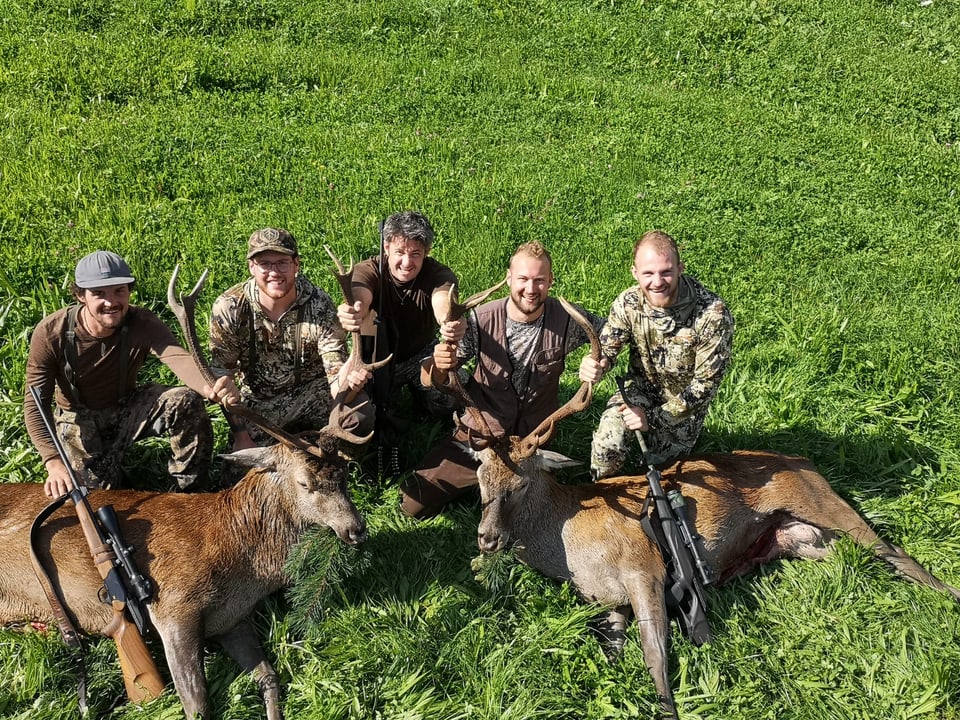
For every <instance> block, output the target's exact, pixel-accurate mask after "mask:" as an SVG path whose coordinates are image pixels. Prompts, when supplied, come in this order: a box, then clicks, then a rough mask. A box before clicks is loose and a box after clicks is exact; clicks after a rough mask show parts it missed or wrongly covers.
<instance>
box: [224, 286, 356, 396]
mask: <svg viewBox="0 0 960 720" xmlns="http://www.w3.org/2000/svg"><path fill="white" fill-rule="evenodd" d="M296 282H297V299H296V301H295V302H294V304H293V305H291V306H290V308H289V309H288V310H287V311H286V312H285V313H284V314H283V315H282V316H281V317H280V319H279V320H278V321H277V322H276V323H274V322H273V321H271V320H270V318H268V317H267V316H266V315H265V314H264V313H263V310H262V309H261V307H260V303H259V301H258V297H259V291H258V290H257V286H256V282H255V281H254V279H253V278H250V279H248V280H247V281H246V282H243V283H240V284H239V285H234V286H233V287H232V288H230V289H229V290H227V291H226V292H224V293H223V294H222V295H220V297H218V298H217V299H216V301H215V302H214V304H213V308H212V309H211V311H210V352H211V355H212V363H211V364H212V366H213V369H214V372H220V373H222V372H236V380H237V383H238V385H239V386H240V391H241V393H242V394H243V395H244V396H245V397H248V396H253V397H255V398H258V399H265V398H272V397H276V396H279V395H283V394H284V393H287V392H290V391H291V390H295V389H296V388H297V387H298V386H301V385H305V384H307V383H311V382H313V381H315V380H317V379H319V378H322V377H324V376H325V377H326V385H327V393H328V394H329V392H330V385H331V384H332V383H333V380H334V378H336V376H337V373H339V372H340V368H341V366H342V365H343V363H344V361H345V360H346V358H347V354H346V353H347V351H346V333H345V332H344V330H343V328H342V327H340V322H339V320H338V319H337V311H336V307H335V306H334V304H333V300H331V298H330V296H329V295H327V293H325V292H324V291H323V290H321V289H320V288H318V287H316V286H315V285H313V283H311V282H310V281H309V280H307V279H306V278H304V277H302V276H298V277H297V281H296ZM251 333H252V335H253V340H252V341H251Z"/></svg>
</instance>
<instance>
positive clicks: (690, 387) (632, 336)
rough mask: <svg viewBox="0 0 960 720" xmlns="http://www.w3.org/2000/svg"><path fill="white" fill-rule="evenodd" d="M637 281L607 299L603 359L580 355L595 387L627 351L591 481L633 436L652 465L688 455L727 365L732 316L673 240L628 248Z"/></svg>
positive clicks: (598, 438) (608, 469)
mask: <svg viewBox="0 0 960 720" xmlns="http://www.w3.org/2000/svg"><path fill="white" fill-rule="evenodd" d="M630 272H631V274H632V275H633V279H634V280H636V281H637V284H636V285H634V286H633V287H630V288H627V289H626V290H624V291H623V292H622V293H621V294H620V296H619V297H617V299H616V300H615V301H614V303H613V306H612V307H611V308H610V314H609V316H608V317H607V324H606V326H605V327H604V329H603V332H602V333H601V334H600V345H601V349H602V358H601V360H600V361H599V362H597V361H596V360H594V359H593V358H591V357H589V356H588V357H585V358H584V359H583V361H582V362H581V363H580V379H581V380H583V381H585V382H593V383H595V382H597V381H599V380H600V378H601V377H602V376H603V374H604V373H605V372H606V371H607V370H609V369H610V368H612V367H613V365H614V363H615V362H616V359H617V355H618V354H619V353H620V350H621V349H623V348H624V347H629V349H630V357H629V367H628V371H627V375H626V379H625V387H626V392H627V397H626V398H624V397H622V396H621V394H620V393H619V392H617V393H615V394H614V395H613V396H612V397H611V398H610V400H609V402H608V403H607V407H606V410H604V412H603V415H602V416H601V417H600V423H599V426H598V427H597V431H596V432H595V433H594V435H593V443H592V446H591V451H590V468H591V472H592V473H593V475H594V477H595V478H604V477H609V476H611V475H613V474H615V473H616V472H618V471H619V470H620V468H621V467H622V466H623V463H624V460H625V458H626V455H627V450H628V448H629V447H630V446H631V445H632V442H631V440H632V438H631V437H630V436H631V435H632V434H633V432H634V431H642V432H644V433H646V443H647V447H648V449H649V451H650V455H649V461H650V462H651V463H652V464H654V465H659V464H664V463H669V462H672V461H673V460H675V459H677V458H678V457H681V456H682V455H686V454H688V453H689V452H690V451H691V450H692V449H693V446H694V444H695V443H696V442H697V438H698V437H699V436H700V431H701V429H702V428H703V423H704V420H705V419H706V416H707V410H708V408H709V407H710V401H711V400H713V398H714V396H715V395H716V394H717V389H718V388H719V386H720V381H721V380H722V379H723V376H724V374H725V373H726V371H727V367H728V365H729V363H730V350H731V347H732V345H733V327H734V326H733V316H732V315H731V314H730V310H729V309H728V308H727V306H726V304H725V303H724V302H723V300H721V299H720V298H719V297H718V296H717V295H715V294H714V293H712V292H710V291H709V290H707V289H706V288H705V287H704V286H703V285H701V284H700V283H699V282H698V281H697V280H696V279H694V278H693V277H691V276H689V275H685V274H684V272H683V263H682V262H681V261H680V252H679V250H678V248H677V244H676V242H675V241H674V239H673V238H672V237H670V236H669V235H668V234H667V233H665V232H662V231H660V230H652V231H650V232H648V233H645V234H644V235H643V236H642V237H641V238H640V239H639V240H638V241H637V242H636V243H635V244H634V246H633V265H632V266H631V269H630Z"/></svg>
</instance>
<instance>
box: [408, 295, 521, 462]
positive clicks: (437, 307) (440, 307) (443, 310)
mask: <svg viewBox="0 0 960 720" xmlns="http://www.w3.org/2000/svg"><path fill="white" fill-rule="evenodd" d="M506 282H507V279H506V278H504V279H503V280H501V281H500V282H498V283H497V284H496V285H493V286H492V287H489V288H487V289H486V290H481V291H480V292H478V293H474V294H473V295H471V296H470V297H468V298H467V299H466V300H465V301H464V302H463V303H460V302H458V301H457V284H456V283H453V284H452V285H451V286H450V289H449V290H447V292H446V293H445V294H440V293H438V294H437V299H436V301H435V302H434V308H433V310H434V316H435V317H436V319H437V323H439V324H441V325H442V324H443V323H445V322H453V321H454V320H460V319H461V318H462V317H463V316H464V315H466V314H467V312H469V311H470V310H472V309H473V308H475V307H476V306H477V305H479V304H480V303H482V302H483V301H484V300H486V299H487V298H488V297H490V296H491V295H493V293H495V292H496V291H497V290H499V289H500V288H501V287H503V286H504V284H505V283H506ZM424 374H425V375H427V374H428V373H427V372H426V371H425V373H424ZM428 379H429V382H430V383H432V384H433V386H434V387H435V388H437V389H438V390H440V391H441V392H444V393H446V394H448V395H452V396H453V397H455V398H456V399H458V400H459V401H460V402H461V403H462V404H463V406H464V408H465V409H466V411H467V412H468V413H470V416H471V417H472V418H473V419H474V421H475V422H476V424H477V427H478V428H480V431H481V432H482V433H484V435H485V437H484V438H479V439H478V438H476V437H475V436H474V431H473V430H472V429H471V428H469V427H467V426H466V425H464V424H463V423H462V422H460V420H459V419H458V418H456V417H454V422H456V423H457V425H458V426H459V427H460V429H461V430H463V431H464V432H466V433H467V435H468V436H469V437H470V445H471V446H476V445H478V444H484V443H488V442H489V441H490V440H491V439H492V438H493V431H492V430H491V429H490V426H489V425H488V424H487V421H486V420H485V419H484V417H483V413H481V412H480V410H479V408H477V405H476V403H475V402H474V401H473V398H471V397H470V395H469V393H467V391H466V389H464V387H463V385H462V384H461V382H460V378H459V377H458V376H457V373H456V371H455V370H448V371H447V372H446V378H444V381H443V382H440V383H437V382H435V381H434V379H433V378H432V377H429V378H426V377H424V378H423V380H424V384H426V381H427V380H428ZM474 449H479V448H478V447H474Z"/></svg>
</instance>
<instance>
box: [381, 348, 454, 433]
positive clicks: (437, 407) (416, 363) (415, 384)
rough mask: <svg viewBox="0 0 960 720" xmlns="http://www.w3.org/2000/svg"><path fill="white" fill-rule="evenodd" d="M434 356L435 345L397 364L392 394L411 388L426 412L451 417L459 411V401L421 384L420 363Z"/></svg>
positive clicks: (434, 415)
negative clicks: (401, 389)
mask: <svg viewBox="0 0 960 720" xmlns="http://www.w3.org/2000/svg"><path fill="white" fill-rule="evenodd" d="M431 355H433V345H432V344H431V345H430V346H429V347H427V348H424V350H423V351H421V352H419V353H417V354H416V355H414V356H413V357H412V358H409V359H407V360H404V361H403V362H402V363H396V364H395V365H394V366H393V381H392V382H391V384H390V385H391V389H390V394H391V395H393V394H394V393H395V392H397V391H399V390H400V388H402V387H404V386H406V387H408V388H410V393H411V394H412V395H413V397H414V398H415V401H416V402H417V403H419V404H420V405H421V406H422V407H423V409H424V410H426V411H427V412H428V413H429V414H430V415H432V416H433V417H450V416H451V415H453V411H454V410H456V409H457V401H456V400H454V399H453V397H451V396H450V395H447V394H446V393H444V392H441V391H440V390H437V389H436V388H435V387H425V386H424V385H423V383H421V382H420V363H421V362H422V361H423V360H424V359H425V358H426V357H428V356H431Z"/></svg>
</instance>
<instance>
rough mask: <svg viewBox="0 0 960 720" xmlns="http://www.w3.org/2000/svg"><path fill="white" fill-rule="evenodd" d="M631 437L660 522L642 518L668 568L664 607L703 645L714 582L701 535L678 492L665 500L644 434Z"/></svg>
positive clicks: (707, 635) (620, 380) (622, 390)
mask: <svg viewBox="0 0 960 720" xmlns="http://www.w3.org/2000/svg"><path fill="white" fill-rule="evenodd" d="M616 382H617V387H618V388H620V396H621V397H622V398H623V402H624V403H626V402H627V394H626V388H625V386H624V381H623V377H617V378H616ZM634 434H635V435H636V438H637V442H638V443H639V444H640V450H641V451H642V453H643V461H644V464H646V466H647V482H648V483H649V485H650V497H651V498H652V499H653V505H654V510H655V512H656V516H657V519H658V520H659V523H660V527H659V528H655V527H654V526H653V524H652V523H650V522H649V519H648V517H647V516H646V515H645V516H644V518H643V523H644V529H645V530H646V531H647V534H648V535H650V536H651V538H652V539H653V540H654V541H655V542H656V543H657V545H658V546H659V547H660V553H661V555H663V561H664V564H665V565H666V566H667V580H666V582H665V585H664V590H665V593H666V597H667V608H668V611H669V612H670V614H671V615H673V617H675V618H676V619H677V621H678V622H679V623H680V627H681V629H682V630H683V632H684V634H685V635H686V636H687V637H688V638H689V639H690V641H691V642H693V643H694V644H696V645H702V644H703V643H706V642H710V640H711V637H712V633H711V631H710V622H709V621H708V620H707V613H706V607H707V601H706V596H705V593H704V587H706V586H707V585H709V584H710V583H711V582H713V571H712V569H711V568H710V565H709V563H707V562H706V561H705V560H704V558H703V556H702V554H701V553H700V548H699V547H698V546H697V542H696V539H697V538H699V537H700V536H699V535H697V534H696V530H695V529H694V528H693V525H692V523H691V522H690V518H689V516H688V515H687V512H686V506H685V503H684V501H683V496H682V495H681V494H680V491H679V490H672V491H671V493H670V494H671V496H673V497H671V498H668V497H667V494H666V493H665V492H664V491H663V485H662V484H661V475H660V471H659V470H657V468H656V467H654V466H653V465H652V464H651V463H650V453H649V451H648V450H647V443H646V441H645V440H644V438H643V433H641V432H640V431H639V430H637V431H635V432H634ZM671 500H672V502H671ZM658 530H659V532H658ZM688 538H689V543H688ZM698 571H699V572H698Z"/></svg>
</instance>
